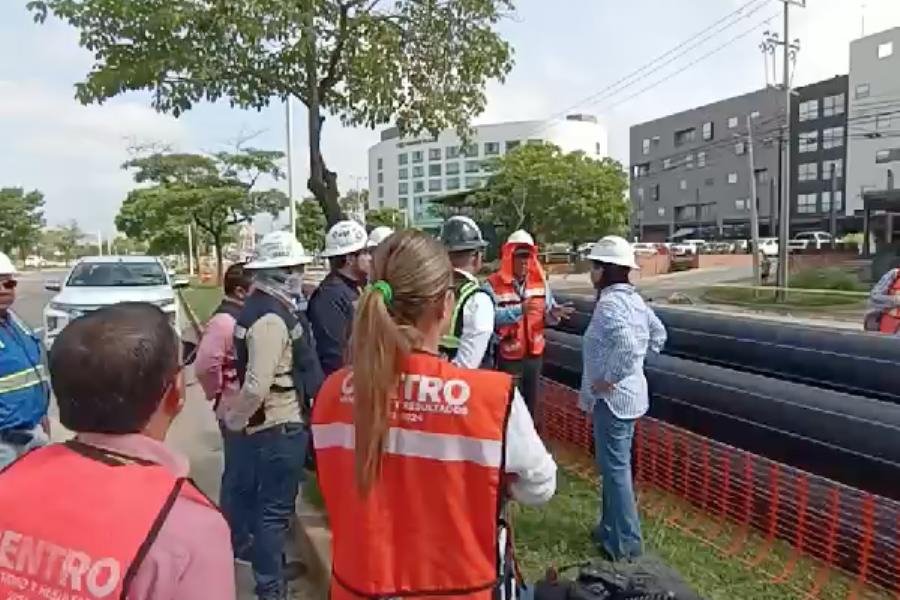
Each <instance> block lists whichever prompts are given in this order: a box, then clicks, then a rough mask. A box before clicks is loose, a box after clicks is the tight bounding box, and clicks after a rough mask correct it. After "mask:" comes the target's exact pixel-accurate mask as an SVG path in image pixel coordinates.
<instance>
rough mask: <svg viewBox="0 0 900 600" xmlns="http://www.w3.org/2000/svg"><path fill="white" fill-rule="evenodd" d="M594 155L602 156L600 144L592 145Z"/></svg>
mask: <svg viewBox="0 0 900 600" xmlns="http://www.w3.org/2000/svg"><path fill="white" fill-rule="evenodd" d="M594 154H596V155H597V156H600V155H601V154H603V152H602V151H601V146H600V142H597V143H595V144H594Z"/></svg>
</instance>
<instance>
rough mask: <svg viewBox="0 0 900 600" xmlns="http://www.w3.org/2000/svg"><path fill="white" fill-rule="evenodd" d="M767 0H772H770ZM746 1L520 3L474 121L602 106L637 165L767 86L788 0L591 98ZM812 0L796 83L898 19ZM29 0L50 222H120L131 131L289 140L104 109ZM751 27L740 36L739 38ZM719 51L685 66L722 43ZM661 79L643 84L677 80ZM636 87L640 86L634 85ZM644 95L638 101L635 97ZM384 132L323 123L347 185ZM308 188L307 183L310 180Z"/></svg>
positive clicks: (31, 127)
mask: <svg viewBox="0 0 900 600" xmlns="http://www.w3.org/2000/svg"><path fill="white" fill-rule="evenodd" d="M760 1H761V2H763V1H764V0H760ZM745 2H746V0H631V1H630V2H614V1H612V0H556V1H554V2H548V1H547V0H518V2H517V7H518V10H517V13H516V15H515V17H514V18H512V19H510V20H508V21H506V22H504V23H503V24H502V27H501V30H502V33H503V35H504V36H505V37H506V38H507V39H508V40H509V41H510V42H511V43H512V44H513V46H514V48H515V56H516V65H515V67H514V69H513V71H512V73H511V75H510V76H509V78H508V80H507V81H506V83H505V84H504V85H500V84H497V83H492V84H491V85H489V87H488V97H489V105H488V107H487V110H486V112H485V113H484V114H483V115H482V116H481V117H480V118H479V119H478V121H477V122H493V121H501V120H516V119H531V118H544V117H549V116H551V115H558V114H560V113H561V112H562V111H564V110H566V109H569V108H570V107H574V108H573V111H572V112H575V111H577V112H589V113H594V114H597V115H598V116H600V117H601V118H602V119H603V120H604V121H605V122H606V123H607V125H608V127H609V130H610V153H611V154H612V155H613V156H614V157H615V158H618V159H619V160H622V161H623V162H625V163H627V156H628V127H629V126H630V125H631V124H634V123H639V122H642V121H646V120H649V119H653V118H656V117H659V116H662V115H665V114H669V113H671V112H675V111H679V110H684V109H687V108H691V107H693V106H698V105H701V104H705V103H707V102H711V101H713V100H716V99H720V98H724V97H727V96H730V95H735V94H739V93H744V92H747V91H751V90H753V89H756V88H759V87H762V86H763V85H765V83H766V80H765V72H764V68H763V58H762V55H761V53H760V51H759V50H758V45H759V43H760V41H761V40H762V37H763V33H762V32H763V31H764V30H765V29H766V28H767V25H766V24H765V23H764V20H765V19H766V18H767V17H770V16H773V15H778V17H777V18H775V19H773V20H772V21H770V22H769V23H768V27H771V28H772V29H773V30H780V28H781V18H780V10H781V2H779V1H778V0H769V1H768V2H766V3H764V5H762V6H761V8H760V9H759V10H758V11H756V12H754V13H753V14H752V15H750V16H747V17H746V18H743V19H741V20H740V22H739V23H738V24H736V25H735V26H733V27H731V28H728V29H727V30H725V31H722V32H721V33H719V34H718V35H715V36H713V37H712V38H711V39H710V40H708V41H707V42H706V43H704V44H702V45H701V46H699V47H698V48H696V49H695V50H693V51H691V52H689V53H688V54H687V55H685V56H684V57H683V58H681V59H679V60H677V61H675V62H673V63H672V64H671V65H669V66H667V67H665V68H663V69H661V70H660V71H658V72H656V73H654V74H652V75H650V76H648V77H647V78H646V79H643V80H641V81H640V82H638V83H636V84H634V85H632V86H630V87H628V88H627V89H625V90H623V91H622V92H621V93H619V94H616V95H613V96H611V97H609V98H601V99H600V101H599V102H597V101H592V102H582V100H583V99H585V98H587V97H589V96H591V95H594V94H596V93H597V92H599V91H601V90H603V89H604V88H606V87H607V86H608V85H609V84H611V83H613V82H615V81H617V80H618V79H620V78H621V77H623V76H625V75H628V74H629V73H631V72H632V71H633V70H634V69H636V68H638V67H640V66H642V65H644V64H645V63H646V62H648V61H650V60H652V59H653V58H655V57H657V56H658V55H660V54H662V53H664V52H665V51H667V50H669V49H670V48H672V47H673V46H675V45H677V44H679V43H681V42H683V41H684V40H686V39H687V38H689V37H690V36H692V35H694V34H695V33H698V32H699V31H701V30H703V29H704V28H705V27H707V26H709V25H711V24H712V23H714V22H716V21H717V20H719V19H720V18H722V17H724V16H726V15H728V14H729V13H730V12H732V11H733V10H735V9H736V8H737V7H739V6H741V5H743V4H744V3H745ZM864 4H865V9H863V3H862V2H860V1H859V0H809V1H808V5H809V6H808V7H807V8H805V9H796V10H794V15H795V16H794V19H793V21H792V22H793V23H794V26H795V28H794V31H793V34H792V36H791V37H799V38H800V40H801V44H802V51H801V53H800V55H799V58H798V62H797V70H796V73H795V77H794V83H795V84H804V83H807V82H811V81H816V80H818V79H823V78H826V77H830V76H832V75H836V74H840V73H846V71H847V63H848V52H849V49H848V43H849V41H850V40H852V39H854V38H856V37H859V35H860V32H861V29H862V16H863V10H865V16H866V32H867V33H874V32H876V31H878V30H883V29H887V28H890V27H895V26H900V0H866V1H865V3H864ZM24 5H25V1H24V0H5V1H3V2H2V4H0V57H2V58H0V136H2V138H3V141H4V150H3V152H2V153H0V186H3V187H5V186H23V187H26V188H38V189H40V190H42V191H43V192H44V193H45V194H46V199H47V210H46V213H47V220H48V222H49V223H50V224H51V225H56V224H60V223H63V222H65V221H68V220H70V219H73V218H74V219H78V221H79V223H81V224H82V226H83V228H84V229H86V230H90V231H96V230H102V231H103V232H105V233H107V234H108V233H110V232H112V231H113V229H114V226H113V218H114V217H115V214H116V212H117V210H118V207H119V205H120V204H121V201H122V199H123V198H124V197H125V195H126V193H127V192H128V190H129V189H130V187H131V181H130V179H129V177H128V175H127V174H126V173H125V172H123V171H121V169H119V165H120V164H121V163H122V162H123V161H124V160H125V159H126V158H127V152H126V149H127V147H128V145H129V142H130V141H132V140H136V141H141V142H147V141H156V142H164V143H168V144H171V145H173V146H174V147H175V148H177V149H179V150H181V151H212V150H217V149H220V148H224V147H227V146H228V145H229V141H230V140H233V139H235V138H236V137H237V136H238V135H240V134H241V132H248V131H262V133H261V135H260V136H259V137H258V138H256V139H255V140H254V144H255V145H257V146H259V147H266V148H283V145H284V109H283V107H280V106H275V107H272V108H270V109H267V110H264V111H262V112H259V113H257V112H246V111H238V110H232V109H230V108H229V107H228V106H227V105H226V104H216V105H208V104H207V105H201V106H199V107H196V108H195V109H194V110H192V111H190V112H189V113H188V114H186V115H185V116H183V117H182V118H180V119H173V118H171V117H169V116H166V115H160V114H157V113H155V112H153V111H152V110H151V109H150V108H149V105H148V103H147V99H146V97H145V96H144V95H141V94H129V95H126V96H124V97H121V98H117V99H115V100H113V101H110V102H108V103H106V104H104V105H102V106H89V107H83V106H81V105H79V104H78V103H77V102H75V101H74V100H73V99H72V97H73V88H72V85H73V84H74V83H75V82H77V81H79V80H80V78H81V77H82V76H83V75H84V73H86V72H87V70H88V69H89V67H90V64H91V56H90V55H89V54H88V53H87V52H85V51H84V50H81V49H80V48H79V47H78V43H77V42H78V38H77V33H76V32H75V31H74V30H72V29H70V28H68V27H67V26H65V25H62V24H60V23H58V22H54V21H48V23H47V24H46V25H44V26H38V25H36V24H34V23H33V22H32V20H31V17H30V15H29V14H28V13H27V11H26V10H25V8H24ZM746 32H750V33H748V34H747V35H746V36H745V37H743V38H741V39H739V40H738V41H736V42H734V43H731V44H728V42H730V40H732V39H733V38H734V37H736V36H739V35H741V34H744V33H746ZM725 44H728V45H726V46H725V47H724V48H723V49H721V50H719V51H718V52H716V53H715V54H714V55H712V56H711V57H710V58H708V59H705V60H701V61H699V62H697V64H695V65H693V66H690V67H688V68H685V67H686V65H687V64H688V63H690V62H692V61H694V60H697V59H698V58H699V57H701V56H703V55H705V54H706V53H708V52H709V51H711V50H715V49H716V48H718V47H720V46H723V45H725ZM670 75H672V77H671V78H670V79H667V80H666V81H665V82H663V83H661V84H660V85H658V86H656V87H653V89H650V90H648V91H645V92H642V93H639V94H638V92H640V91H641V90H642V89H643V88H645V87H647V86H649V85H651V84H654V83H655V82H657V81H659V80H661V79H663V78H667V77H669V76H670ZM635 94H637V95H635ZM632 95H635V97H633V98H630V96H632ZM295 114H296V118H295V124H296V125H295V140H296V149H297V152H296V158H295V165H296V175H297V181H299V182H305V180H306V173H307V168H306V164H307V154H306V152H305V149H304V147H303V146H304V144H303V142H304V141H305V138H306V129H305V126H304V124H305V113H304V112H303V107H302V106H299V105H298V106H297V109H296V111H295ZM377 138H378V133H377V131H371V130H365V129H348V128H341V127H340V125H339V124H338V123H336V122H334V121H331V122H329V123H328V124H327V125H326V131H325V143H324V146H325V153H326V160H328V161H329V164H330V166H331V167H332V168H333V169H336V170H337V171H338V172H339V173H340V175H341V179H340V181H341V185H342V188H343V189H347V188H349V187H354V186H355V185H357V183H356V182H357V180H356V177H361V176H364V175H365V174H366V170H367V167H366V151H367V148H368V147H369V146H370V145H371V144H372V143H374V142H375V141H377ZM299 187H301V188H302V187H304V185H303V183H301V184H300V186H299Z"/></svg>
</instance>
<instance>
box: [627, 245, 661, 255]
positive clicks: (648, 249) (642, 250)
mask: <svg viewBox="0 0 900 600" xmlns="http://www.w3.org/2000/svg"><path fill="white" fill-rule="evenodd" d="M633 248H634V253H635V254H637V255H638V256H656V255H657V254H659V245H658V244H652V243H650V242H637V243H636V244H634V246H633Z"/></svg>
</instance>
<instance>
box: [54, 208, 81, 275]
mask: <svg viewBox="0 0 900 600" xmlns="http://www.w3.org/2000/svg"><path fill="white" fill-rule="evenodd" d="M57 232H58V235H57V237H56V249H57V250H59V251H60V252H62V255H63V256H64V257H65V259H66V264H67V265H68V264H69V263H70V262H71V261H72V258H73V257H75V256H77V255H78V249H79V247H80V246H81V240H82V239H83V238H84V232H83V231H81V227H79V226H78V221H76V220H75V219H72V220H71V221H69V222H68V223H67V224H66V225H63V226H62V227H60V228H59V229H58V230H57Z"/></svg>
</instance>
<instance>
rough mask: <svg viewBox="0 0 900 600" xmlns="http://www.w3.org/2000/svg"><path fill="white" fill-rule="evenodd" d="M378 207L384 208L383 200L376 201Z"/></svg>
mask: <svg viewBox="0 0 900 600" xmlns="http://www.w3.org/2000/svg"><path fill="white" fill-rule="evenodd" d="M378 208H384V200H379V201H378Z"/></svg>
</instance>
